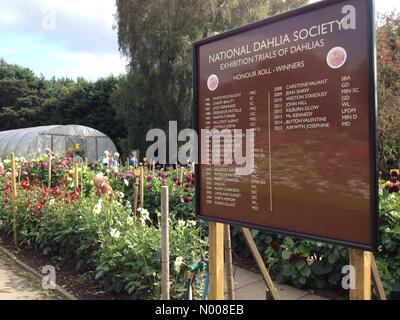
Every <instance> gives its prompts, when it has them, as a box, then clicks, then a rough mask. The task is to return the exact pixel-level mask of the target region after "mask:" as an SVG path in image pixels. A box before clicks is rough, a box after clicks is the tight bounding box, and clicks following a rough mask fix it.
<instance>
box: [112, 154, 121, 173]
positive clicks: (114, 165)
mask: <svg viewBox="0 0 400 320" xmlns="http://www.w3.org/2000/svg"><path fill="white" fill-rule="evenodd" d="M119 159H120V155H119V153H118V152H115V153H114V155H113V157H112V159H111V163H110V168H111V169H113V170H118V169H119Z"/></svg>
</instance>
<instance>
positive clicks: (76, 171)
mask: <svg viewBox="0 0 400 320" xmlns="http://www.w3.org/2000/svg"><path fill="white" fill-rule="evenodd" d="M74 178H75V191H76V192H78V190H79V164H78V163H75V177H74Z"/></svg>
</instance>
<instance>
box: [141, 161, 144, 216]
mask: <svg viewBox="0 0 400 320" xmlns="http://www.w3.org/2000/svg"><path fill="white" fill-rule="evenodd" d="M140 207H141V208H144V168H143V166H141V167H140Z"/></svg>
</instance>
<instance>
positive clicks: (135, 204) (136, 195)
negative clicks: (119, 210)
mask: <svg viewBox="0 0 400 320" xmlns="http://www.w3.org/2000/svg"><path fill="white" fill-rule="evenodd" d="M133 190H134V193H135V194H134V195H133V196H134V198H133V217H134V218H135V219H136V216H137V209H138V198H139V187H138V186H134V187H133Z"/></svg>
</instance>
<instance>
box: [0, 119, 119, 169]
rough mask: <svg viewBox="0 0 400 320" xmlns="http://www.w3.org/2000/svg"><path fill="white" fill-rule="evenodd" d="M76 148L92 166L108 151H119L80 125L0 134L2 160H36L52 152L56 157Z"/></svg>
mask: <svg viewBox="0 0 400 320" xmlns="http://www.w3.org/2000/svg"><path fill="white" fill-rule="evenodd" d="M76 144H79V145H80V150H82V151H83V152H84V154H85V157H86V158H87V159H88V161H89V162H91V163H93V162H95V161H97V160H98V159H99V158H100V157H101V156H102V155H103V153H104V151H105V150H108V151H109V152H111V153H114V152H116V151H117V148H116V147H115V144H114V143H113V141H112V140H111V139H110V138H109V137H108V136H106V135H105V134H104V133H102V132H100V131H98V130H95V129H92V128H89V127H84V126H79V125H66V126H63V125H53V126H44V127H34V128H25V129H16V130H9V131H3V132H0V157H1V158H2V159H6V158H9V157H10V155H11V153H15V155H16V156H17V157H25V158H26V159H34V158H36V157H38V156H40V155H44V153H45V149H46V148H50V149H51V150H52V151H53V152H54V153H55V154H56V155H61V154H66V153H67V152H68V149H69V148H70V147H72V146H74V145H76Z"/></svg>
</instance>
